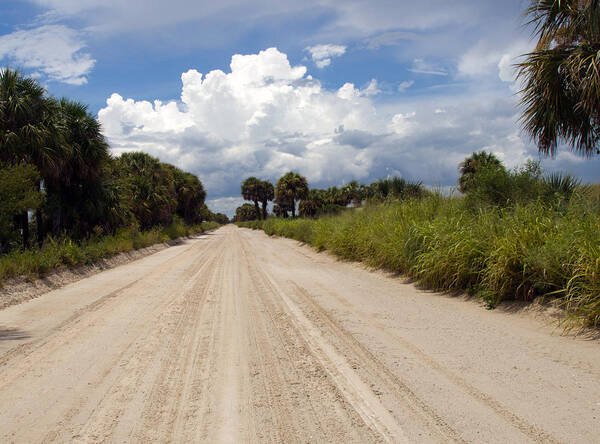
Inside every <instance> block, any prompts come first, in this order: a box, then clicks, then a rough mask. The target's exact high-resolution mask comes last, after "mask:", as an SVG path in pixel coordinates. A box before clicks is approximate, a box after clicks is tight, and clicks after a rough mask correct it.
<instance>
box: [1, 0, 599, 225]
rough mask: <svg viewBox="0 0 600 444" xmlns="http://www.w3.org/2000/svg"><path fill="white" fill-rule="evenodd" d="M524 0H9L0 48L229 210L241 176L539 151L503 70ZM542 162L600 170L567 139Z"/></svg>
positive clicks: (431, 169)
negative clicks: (195, 180) (190, 176)
mask: <svg viewBox="0 0 600 444" xmlns="http://www.w3.org/2000/svg"><path fill="white" fill-rule="evenodd" d="M528 3H529V2H528V1H526V0H505V1H503V2H497V1H493V0H480V1H478V2H472V1H469V0H455V1H451V2H448V1H443V0H429V1H426V0H424V1H421V2H417V3H415V2H408V1H404V0H392V1H387V0H386V1H382V0H371V1H368V2H367V1H353V0H347V1H344V2H340V1H331V0H313V1H305V2H295V1H289V0H279V1H273V0H256V1H254V2H244V1H237V0H222V1H220V2H203V1H192V0H171V1H169V2H164V1H159V0H154V1H150V0H130V1H127V2H123V1H120V0H105V1H102V2H100V1H97V0H29V1H24V0H23V1H14V0H8V1H7V0H4V1H3V2H2V3H1V4H0V64H1V65H3V66H11V67H17V68H20V69H22V70H23V71H25V72H26V73H28V74H31V75H33V76H35V77H37V78H38V79H39V81H40V82H42V83H43V84H44V85H45V86H46V87H47V89H48V91H49V92H50V93H51V94H53V95H56V96H62V95H65V96H68V97H71V98H74V99H77V100H80V101H82V102H85V103H87V104H89V106H90V110H91V111H92V112H94V113H98V117H99V119H100V121H101V122H102V124H103V127H104V131H105V134H106V136H107V137H108V139H109V141H110V143H111V146H112V149H113V152H114V153H115V154H119V153H121V152H124V151H130V150H143V151H146V152H148V153H151V154H153V155H155V156H158V157H159V158H161V159H162V160H164V161H167V162H171V163H174V164H177V165H178V166H180V167H182V168H184V169H187V170H190V171H192V172H194V173H196V174H198V176H199V177H200V178H201V179H202V181H203V182H204V184H205V186H206V188H207V191H208V194H209V197H208V199H209V206H211V208H212V209H214V210H219V211H226V212H228V213H229V214H231V213H232V211H233V210H234V208H235V206H237V205H239V203H240V198H239V183H240V181H241V180H242V179H243V178H244V177H246V176H248V175H257V176H259V177H262V178H265V179H270V180H273V181H274V180H276V179H277V178H278V177H279V176H280V175H281V174H282V173H284V172H285V171H287V170H289V169H294V170H297V171H299V172H301V173H302V174H304V175H306V176H307V177H308V179H309V182H310V183H311V185H313V186H320V187H325V186H330V185H334V184H338V185H339V184H342V183H344V182H348V181H350V180H353V179H357V180H359V181H362V182H370V181H372V180H374V179H377V178H379V177H385V176H387V175H401V176H403V177H406V178H409V179H414V180H422V181H423V182H424V183H426V184H429V185H433V186H451V185H454V184H455V183H456V179H457V165H458V163H459V162H460V161H461V160H462V159H464V157H466V156H467V155H468V154H470V153H471V152H472V151H475V150H481V149H487V150H489V151H492V152H494V153H496V154H497V155H498V156H500V157H501V158H502V159H503V160H504V162H505V164H506V165H507V166H509V167H514V166H516V165H519V164H521V163H523V162H524V161H525V160H527V159H538V158H539V156H538V154H537V150H536V148H535V146H533V145H532V144H531V142H530V141H529V139H528V138H527V137H526V136H525V135H523V134H522V133H521V131H520V127H519V123H518V118H519V111H520V110H519V108H518V96H517V95H516V91H517V90H518V85H517V84H516V83H515V81H514V76H513V70H512V64H514V63H515V62H516V61H518V56H519V55H520V54H523V53H524V52H527V51H528V50H530V49H531V48H532V42H531V40H530V32H529V30H528V29H527V28H526V27H524V26H523V17H522V11H523V10H524V9H525V8H526V6H527V5H528ZM543 165H544V167H545V168H546V169H547V170H556V169H559V170H565V171H568V172H570V173H572V174H575V175H578V176H580V177H582V178H583V180H585V181H591V182H598V181H599V179H600V177H599V174H598V171H599V169H598V166H599V161H598V159H593V160H589V159H582V158H580V157H577V156H575V155H573V154H572V153H570V152H569V151H568V150H567V149H562V150H560V151H559V154H558V155H557V157H556V158H555V159H545V158H544V159H543Z"/></svg>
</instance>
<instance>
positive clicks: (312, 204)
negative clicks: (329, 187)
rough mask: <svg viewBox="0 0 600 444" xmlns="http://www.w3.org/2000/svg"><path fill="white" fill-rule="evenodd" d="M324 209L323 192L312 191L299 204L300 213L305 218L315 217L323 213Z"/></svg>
mask: <svg viewBox="0 0 600 444" xmlns="http://www.w3.org/2000/svg"><path fill="white" fill-rule="evenodd" d="M324 207H325V201H324V200H323V191H322V190H317V189H312V190H310V191H309V192H308V195H307V196H306V198H305V199H302V200H301V201H300V203H299V204H298V213H299V214H300V216H303V217H315V216H317V215H318V214H319V213H321V212H322V211H323V208H324Z"/></svg>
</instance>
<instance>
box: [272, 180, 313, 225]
mask: <svg viewBox="0 0 600 444" xmlns="http://www.w3.org/2000/svg"><path fill="white" fill-rule="evenodd" d="M307 195H308V183H307V181H306V178H305V177H304V176H301V175H300V174H298V173H294V172H293V171H290V172H289V173H286V174H284V175H283V176H282V177H281V178H280V179H279V180H278V181H277V185H276V186H275V201H276V202H277V204H279V206H280V207H283V208H284V209H286V210H287V209H289V210H290V211H291V212H292V217H296V202H297V201H298V200H301V199H304V198H306V196H307Z"/></svg>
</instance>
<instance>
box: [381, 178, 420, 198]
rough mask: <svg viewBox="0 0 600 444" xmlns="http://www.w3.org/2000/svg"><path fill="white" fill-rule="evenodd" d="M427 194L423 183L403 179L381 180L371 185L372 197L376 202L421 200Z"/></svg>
mask: <svg viewBox="0 0 600 444" xmlns="http://www.w3.org/2000/svg"><path fill="white" fill-rule="evenodd" d="M425 194H426V192H425V189H424V188H423V184H422V183H421V182H412V181H410V180H406V179H404V178H403V177H392V178H388V179H380V180H378V181H377V182H374V183H372V184H371V185H370V197H371V199H375V200H386V199H396V200H404V199H411V198H420V197H423V196H424V195H425Z"/></svg>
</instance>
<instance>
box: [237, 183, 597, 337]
mask: <svg viewBox="0 0 600 444" xmlns="http://www.w3.org/2000/svg"><path fill="white" fill-rule="evenodd" d="M598 202H599V200H598V199H594V198H590V196H589V194H582V195H575V196H574V197H573V198H572V199H571V200H570V202H568V203H564V202H563V203H562V204H560V205H546V204H544V203H542V202H529V203H527V204H517V205H514V206H507V207H498V206H479V207H472V206H470V205H469V204H468V202H467V200H466V199H464V198H461V197H447V196H442V195H439V194H434V195H432V196H429V197H426V198H424V199H420V200H407V201H404V202H388V203H384V204H378V205H372V206H365V207H363V208H362V209H361V210H360V211H357V210H354V209H347V210H345V211H344V212H342V213H341V214H339V215H333V216H324V217H321V218H319V219H280V218H269V219H267V220H266V221H253V222H245V223H239V224H238V225H239V226H243V227H247V228H254V229H263V230H264V231H265V233H267V234H268V235H279V236H284V237H289V238H293V239H296V240H298V241H301V242H305V243H307V244H310V245H312V246H314V247H315V248H317V249H318V250H329V251H331V252H332V253H334V254H336V255H337V256H339V257H341V258H343V259H346V260H353V261H361V262H364V263H366V264H368V265H370V266H372V267H376V268H382V269H385V270H389V271H392V272H396V273H401V274H404V275H407V276H409V277H411V278H413V279H415V280H417V281H418V282H419V283H420V284H421V285H422V286H423V287H425V288H429V289H433V290H438V291H448V292H463V291H466V292H468V293H469V294H471V295H472V296H475V297H479V298H481V299H482V300H483V301H484V302H485V303H486V304H487V306H488V307H490V308H492V307H494V306H496V305H497V304H499V303H501V302H502V301H505V300H521V301H531V300H533V299H534V298H537V297H540V296H541V297H543V298H545V299H546V300H549V299H555V300H557V302H558V304H559V305H561V306H562V307H564V308H565V309H566V313H567V315H568V317H567V319H568V321H570V322H567V323H566V324H565V325H567V326H574V325H577V324H580V325H581V324H583V325H587V326H594V327H598V326H600V211H599V208H600V205H599V203H598Z"/></svg>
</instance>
